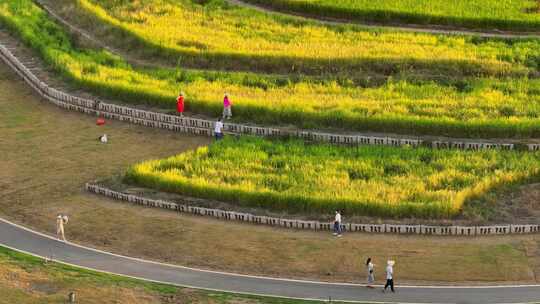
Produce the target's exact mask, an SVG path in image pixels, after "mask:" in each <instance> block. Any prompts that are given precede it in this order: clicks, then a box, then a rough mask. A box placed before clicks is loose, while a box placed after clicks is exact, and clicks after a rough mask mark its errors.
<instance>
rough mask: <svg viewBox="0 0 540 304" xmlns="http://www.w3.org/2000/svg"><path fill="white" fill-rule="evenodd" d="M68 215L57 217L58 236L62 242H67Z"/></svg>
mask: <svg viewBox="0 0 540 304" xmlns="http://www.w3.org/2000/svg"><path fill="white" fill-rule="evenodd" d="M67 222H68V217H67V215H62V214H58V216H56V236H57V237H58V239H60V240H62V241H64V242H65V241H66V235H65V234H64V225H65V224H67Z"/></svg>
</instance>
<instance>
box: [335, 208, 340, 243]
mask: <svg viewBox="0 0 540 304" xmlns="http://www.w3.org/2000/svg"><path fill="white" fill-rule="evenodd" d="M334 235H337V236H338V237H341V213H339V211H337V210H336V217H335V218H334Z"/></svg>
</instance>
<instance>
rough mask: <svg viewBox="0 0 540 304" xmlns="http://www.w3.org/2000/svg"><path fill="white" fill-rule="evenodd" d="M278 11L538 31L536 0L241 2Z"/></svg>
mask: <svg viewBox="0 0 540 304" xmlns="http://www.w3.org/2000/svg"><path fill="white" fill-rule="evenodd" d="M244 1H245V2H247V3H253V4H259V5H263V6H267V7H272V8H275V9H278V10H281V11H286V12H294V13H301V14H308V15H312V16H318V17H326V18H328V17H330V18H339V19H344V20H350V21H356V22H358V21H359V22H366V21H367V22H376V23H393V24H399V23H404V24H408V23H410V24H422V25H444V26H451V27H465V28H472V29H487V30H493V29H499V30H510V31H526V32H534V31H536V32H538V31H540V3H538V1H535V0H525V1H524V0H476V1H470V0H453V1H445V0H379V1H368V0H244Z"/></svg>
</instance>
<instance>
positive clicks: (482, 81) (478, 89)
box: [0, 0, 540, 137]
mask: <svg viewBox="0 0 540 304" xmlns="http://www.w3.org/2000/svg"><path fill="white" fill-rule="evenodd" d="M0 20H1V21H2V23H3V24H5V25H6V26H8V28H10V29H11V30H12V31H14V32H15V33H17V34H18V35H19V36H20V37H21V39H22V40H23V41H24V42H25V43H26V44H28V45H29V46H31V47H32V48H33V49H35V50H36V51H37V52H38V54H39V55H40V56H41V57H42V58H44V60H45V61H46V62H47V63H49V64H50V65H51V66H52V67H53V68H54V69H55V70H56V71H57V72H59V73H60V74H61V75H63V76H64V77H65V79H67V80H69V81H71V82H72V83H74V84H75V85H77V86H80V87H83V88H86V89H89V90H91V91H93V92H95V93H96V94H98V95H100V96H105V97H110V98H113V99H118V100H123V101H126V102H130V103H136V104H151V105H154V106H160V107H164V108H169V109H173V108H174V100H175V96H176V94H177V93H178V91H179V90H180V89H182V90H184V91H185V92H186V93H187V94H188V105H187V107H188V110H189V111H191V112H192V113H197V114H204V115H207V116H217V115H219V113H221V107H222V103H221V97H222V94H223V93H224V92H229V93H230V94H231V95H232V100H233V103H234V113H235V116H236V117H239V119H238V120H237V121H246V122H255V123H261V124H272V125H280V124H286V125H296V126H298V127H302V128H322V129H324V128H335V129H347V130H371V131H388V132H400V133H409V134H435V135H450V136H468V137H535V136H540V124H538V121H539V117H540V106H538V105H539V104H540V101H539V98H540V94H538V92H540V79H536V78H535V79H529V78H526V77H520V78H517V79H507V78H504V79H493V78H472V77H471V78H462V79H459V80H449V82H448V83H439V82H431V81H428V82H422V81H421V82H414V81H413V82H410V81H407V80H403V79H402V80H388V81H387V82H385V83H384V84H381V85H376V86H369V85H368V86H367V87H362V86H358V85H357V84H355V83H351V82H349V81H347V80H346V79H345V80H343V79H342V80H341V81H338V80H335V79H334V80H327V81H325V80H320V79H318V80H314V79H311V78H310V77H308V76H300V77H297V78H294V77H292V78H287V77H280V76H273V75H265V74H253V73H237V72H212V71H195V70H189V69H182V68H176V69H166V68H159V69H158V68H154V69H143V68H134V67H132V66H130V65H128V64H127V63H126V62H125V61H124V60H122V59H121V58H117V57H115V56H113V55H111V54H109V53H107V52H105V51H97V50H92V49H81V48H78V47H77V46H75V45H74V44H73V42H72V41H71V38H70V37H69V36H68V35H67V34H66V33H65V32H64V31H63V30H62V29H61V28H60V27H59V26H58V25H56V24H55V23H54V22H52V21H51V20H49V19H48V16H47V15H46V14H45V13H44V12H43V11H42V10H41V9H39V8H38V7H36V6H35V5H33V4H32V3H31V1H29V0H22V1H15V0H1V1H0ZM398 35H408V34H398ZM411 37H416V36H411ZM422 37H424V36H422ZM425 37H431V39H442V38H436V37H435V36H425ZM380 38H381V37H378V38H377V39H380ZM445 39H446V38H445ZM448 39H450V38H448ZM461 39H464V38H461ZM419 41H420V40H419ZM501 43H502V42H496V41H491V42H486V45H491V48H492V49H494V50H497V49H500V48H501V47H502V46H501V45H500V44H501ZM502 44H505V43H502ZM505 45H506V44H505ZM509 45H510V46H509V48H502V49H501V50H503V51H504V52H506V53H507V55H508V56H510V57H508V56H506V57H505V56H502V55H500V56H499V55H498V56H496V57H501V58H506V59H504V60H502V61H499V62H500V63H501V64H503V65H505V64H506V63H504V61H505V60H508V61H513V62H515V64H513V65H512V66H516V67H518V68H519V67H520V66H521V68H520V69H531V68H532V66H531V67H526V66H530V65H531V62H532V63H533V64H538V62H535V61H531V60H530V59H531V57H530V54H529V53H531V52H532V50H534V49H535V48H537V47H539V46H540V44H539V42H538V41H528V42H519V43H518V42H516V43H510V44H509ZM513 50H515V51H516V52H517V53H515V52H514V51H513ZM512 54H514V55H515V56H516V57H515V58H521V59H512V58H514V57H512V56H514V55H512ZM517 54H521V55H520V56H518V55H517ZM519 62H522V64H520V63H519ZM526 62H527V63H526ZM525 63H526V64H525ZM508 64H509V63H508ZM523 64H525V65H523ZM473 65H474V64H473ZM509 66H510V65H509ZM535 69H536V68H535Z"/></svg>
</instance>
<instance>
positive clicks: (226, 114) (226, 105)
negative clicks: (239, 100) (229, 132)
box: [223, 93, 232, 119]
mask: <svg viewBox="0 0 540 304" xmlns="http://www.w3.org/2000/svg"><path fill="white" fill-rule="evenodd" d="M231 107H232V102H231V100H230V99H229V94H227V93H225V96H224V97H223V118H224V119H231V117H232V110H231Z"/></svg>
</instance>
